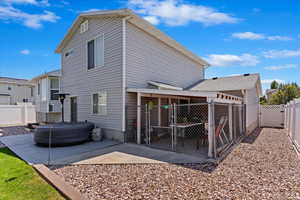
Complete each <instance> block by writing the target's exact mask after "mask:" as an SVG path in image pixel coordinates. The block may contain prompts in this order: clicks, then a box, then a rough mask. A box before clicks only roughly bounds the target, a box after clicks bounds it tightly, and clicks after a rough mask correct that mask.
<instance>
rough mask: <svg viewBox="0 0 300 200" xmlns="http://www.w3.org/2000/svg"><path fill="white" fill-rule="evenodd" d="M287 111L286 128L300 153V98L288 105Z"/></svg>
mask: <svg viewBox="0 0 300 200" xmlns="http://www.w3.org/2000/svg"><path fill="white" fill-rule="evenodd" d="M285 110H286V112H285V128H286V129H287V132H288V135H289V136H290V138H291V139H292V141H293V143H294V144H295V146H296V148H297V149H298V150H299V151H300V98H299V99H295V100H292V101H290V102H289V103H287V105H286V107H285Z"/></svg>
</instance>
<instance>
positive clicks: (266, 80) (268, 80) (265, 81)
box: [261, 79, 285, 84]
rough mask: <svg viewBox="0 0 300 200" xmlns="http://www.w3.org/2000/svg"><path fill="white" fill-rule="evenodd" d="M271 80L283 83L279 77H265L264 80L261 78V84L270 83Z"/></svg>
mask: <svg viewBox="0 0 300 200" xmlns="http://www.w3.org/2000/svg"><path fill="white" fill-rule="evenodd" d="M273 81H276V82H277V83H284V82H285V81H284V80H281V79H265V80H261V83H262V84H271V83H272V82H273Z"/></svg>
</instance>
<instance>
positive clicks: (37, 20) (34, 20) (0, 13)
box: [0, 6, 60, 29]
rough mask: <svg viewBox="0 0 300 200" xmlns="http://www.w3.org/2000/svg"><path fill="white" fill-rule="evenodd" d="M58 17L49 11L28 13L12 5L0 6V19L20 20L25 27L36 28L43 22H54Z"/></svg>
mask: <svg viewBox="0 0 300 200" xmlns="http://www.w3.org/2000/svg"><path fill="white" fill-rule="evenodd" d="M59 18H60V17H59V16H57V15H56V14H55V13H53V12H50V11H44V12H43V13H41V14H29V13H26V12H23V11H21V10H19V9H16V8H14V7H12V6H0V20H4V21H8V22H10V21H16V22H21V23H22V24H24V25H25V26H27V27H30V28H34V29H38V28H41V27H42V23H43V22H52V23H54V22H56V21H57V20H58V19H59Z"/></svg>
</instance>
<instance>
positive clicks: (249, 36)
mask: <svg viewBox="0 0 300 200" xmlns="http://www.w3.org/2000/svg"><path fill="white" fill-rule="evenodd" d="M231 36H232V37H233V38H237V39H241V40H272V41H274V40H280V41H289V40H293V39H292V38H290V37H287V36H280V35H273V36H266V35H265V34H262V33H253V32H240V33H233V34H232V35H231Z"/></svg>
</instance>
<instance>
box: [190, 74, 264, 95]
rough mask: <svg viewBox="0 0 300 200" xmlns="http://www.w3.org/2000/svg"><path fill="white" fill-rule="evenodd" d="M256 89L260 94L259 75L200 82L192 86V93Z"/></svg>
mask: <svg viewBox="0 0 300 200" xmlns="http://www.w3.org/2000/svg"><path fill="white" fill-rule="evenodd" d="M255 87H257V89H258V94H259V95H261V94H262V89H261V82H260V76H259V74H244V75H238V76H227V77H220V78H217V77H216V78H212V79H206V80H202V81H200V82H198V83H196V84H194V85H192V86H190V87H189V88H187V89H189V90H193V91H233V90H245V89H252V88H255Z"/></svg>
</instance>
